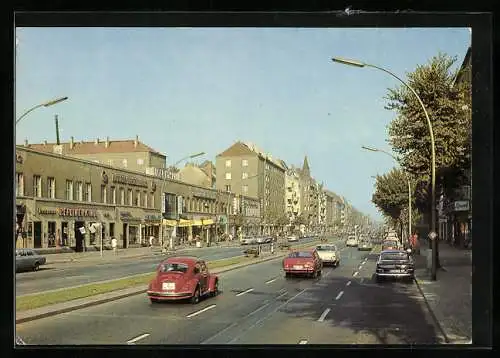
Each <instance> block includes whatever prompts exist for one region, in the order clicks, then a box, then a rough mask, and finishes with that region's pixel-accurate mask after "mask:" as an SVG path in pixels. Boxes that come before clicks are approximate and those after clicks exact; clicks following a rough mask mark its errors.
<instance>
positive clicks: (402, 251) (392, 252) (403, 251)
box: [380, 249, 406, 254]
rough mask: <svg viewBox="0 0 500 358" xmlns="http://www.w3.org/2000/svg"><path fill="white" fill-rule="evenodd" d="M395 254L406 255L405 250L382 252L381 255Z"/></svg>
mask: <svg viewBox="0 0 500 358" xmlns="http://www.w3.org/2000/svg"><path fill="white" fill-rule="evenodd" d="M394 253H403V254H406V252H405V250H399V249H394V250H383V251H380V254H394Z"/></svg>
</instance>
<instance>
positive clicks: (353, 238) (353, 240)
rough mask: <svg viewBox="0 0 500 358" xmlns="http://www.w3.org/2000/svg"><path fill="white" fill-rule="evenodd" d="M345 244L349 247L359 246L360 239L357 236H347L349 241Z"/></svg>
mask: <svg viewBox="0 0 500 358" xmlns="http://www.w3.org/2000/svg"><path fill="white" fill-rule="evenodd" d="M345 246H347V247H356V246H358V239H356V236H349V237H348V238H347V241H346V242H345Z"/></svg>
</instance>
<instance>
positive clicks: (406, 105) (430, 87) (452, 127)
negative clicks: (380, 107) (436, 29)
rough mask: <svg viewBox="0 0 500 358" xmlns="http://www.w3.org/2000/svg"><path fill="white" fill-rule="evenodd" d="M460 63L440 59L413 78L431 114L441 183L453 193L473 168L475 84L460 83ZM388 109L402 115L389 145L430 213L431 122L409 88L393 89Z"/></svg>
mask: <svg viewBox="0 0 500 358" xmlns="http://www.w3.org/2000/svg"><path fill="white" fill-rule="evenodd" d="M455 62H456V58H455V57H453V58H451V57H449V56H448V55H446V54H442V53H440V54H438V55H437V56H435V57H433V58H432V59H431V60H430V61H429V62H428V63H427V64H426V65H421V66H418V67H417V69H416V70H415V71H414V72H412V73H409V74H408V80H407V82H408V84H409V85H410V86H411V87H413V89H415V91H416V92H417V94H418V95H419V96H420V98H421V99H422V102H423V103H424V105H425V107H426V109H427V112H428V114H429V117H430V120H431V123H432V126H433V131H434V138H435V146H436V183H437V185H440V186H442V187H445V186H446V187H447V188H448V190H453V189H454V188H455V187H457V186H459V185H462V184H463V183H464V179H465V176H464V175H463V174H464V172H465V170H466V169H468V168H470V143H469V133H470V130H471V122H472V121H471V115H470V108H471V103H470V90H471V88H470V84H469V83H467V82H461V83H455V82H454V81H455V79H456V77H457V75H458V71H459V70H453V65H454V64H455ZM386 99H387V100H388V101H389V102H388V104H387V105H386V109H388V110H393V111H396V112H397V117H396V118H395V119H394V120H393V121H392V122H391V124H390V125H389V137H390V139H389V142H390V144H391V146H392V147H393V150H394V151H395V152H396V153H398V154H399V156H400V158H401V165H402V167H403V168H404V170H405V171H406V172H409V173H411V175H412V176H413V177H414V179H415V180H416V181H417V184H418V185H417V186H418V189H417V195H416V198H417V200H416V204H417V207H418V208H419V210H420V211H421V212H429V211H428V209H430V207H429V202H430V200H429V199H430V198H429V194H430V190H429V185H430V174H431V143H430V135H429V130H428V126H427V121H426V118H425V115H424V113H423V110H422V107H421V106H420V104H419V102H418V101H417V99H416V98H415V96H414V95H413V94H412V93H411V92H410V91H409V90H408V89H407V88H406V87H405V86H399V87H397V88H395V89H389V94H388V96H387V97H386Z"/></svg>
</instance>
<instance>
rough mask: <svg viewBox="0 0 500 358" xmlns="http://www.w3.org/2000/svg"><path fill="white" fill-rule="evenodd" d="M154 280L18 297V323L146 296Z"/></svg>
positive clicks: (234, 263) (219, 268) (215, 266)
mask: <svg viewBox="0 0 500 358" xmlns="http://www.w3.org/2000/svg"><path fill="white" fill-rule="evenodd" d="M316 244H317V243H316V242H309V243H307V244H304V245H301V246H302V247H299V246H295V247H293V248H294V249H297V248H305V247H309V246H314V245H316ZM284 255H286V252H284V253H281V254H280V253H277V254H276V255H272V256H269V257H265V258H254V257H245V256H236V257H231V258H227V259H222V260H214V261H207V264H208V267H209V269H210V270H213V272H214V273H222V272H227V271H230V270H235V269H238V268H240V267H244V266H248V265H252V264H257V263H261V262H265V261H270V260H276V259H278V258H280V257H282V256H284ZM154 276H155V272H151V273H146V274H140V275H134V276H130V277H125V278H121V279H117V280H111V281H107V282H101V283H92V284H88V285H82V286H78V287H72V288H68V289H64V290H55V291H51V292H45V293H40V294H31V295H26V296H20V297H17V298H16V323H22V322H27V321H30V320H35V319H40V318H44V317H48V316H52V315H56V314H60V313H64V312H69V311H72V310H75V309H79V308H84V307H88V306H91V305H96V304H101V303H105V302H109V301H112V300H116V299H120V298H124V297H128V296H132V295H136V294H140V293H143V292H145V291H146V287H145V286H146V285H147V284H148V283H149V282H150V281H151V279H152V278H153V277H154ZM99 297H101V298H99ZM87 301H88V302H87ZM51 307H52V308H51Z"/></svg>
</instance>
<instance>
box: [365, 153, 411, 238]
mask: <svg viewBox="0 0 500 358" xmlns="http://www.w3.org/2000/svg"><path fill="white" fill-rule="evenodd" d="M361 148H363V149H365V150H369V151H371V152H380V153H383V154H386V155H388V156H390V157H391V158H392V159H394V161H395V162H396V163H397V164H398V165H399V166H401V164H400V163H399V160H398V158H396V157H395V156H394V155H392V154H391V153H389V152H386V151H385V150H383V149H378V148H372V147H366V146H362V147H361ZM405 174H406V180H407V181H408V239H410V238H411V224H412V220H411V181H410V175H409V174H408V173H405ZM401 239H403V238H401Z"/></svg>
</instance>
